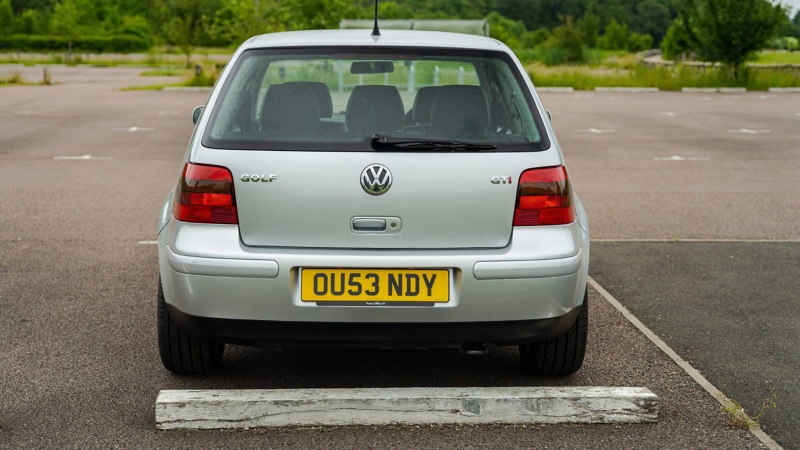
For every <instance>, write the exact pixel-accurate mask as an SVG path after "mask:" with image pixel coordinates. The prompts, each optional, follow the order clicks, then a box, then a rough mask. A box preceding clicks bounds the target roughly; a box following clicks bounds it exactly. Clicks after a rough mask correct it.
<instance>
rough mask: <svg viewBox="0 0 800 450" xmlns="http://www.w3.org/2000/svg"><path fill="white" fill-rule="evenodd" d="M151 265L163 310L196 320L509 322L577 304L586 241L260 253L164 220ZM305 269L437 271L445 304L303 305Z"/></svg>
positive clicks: (575, 237) (573, 233)
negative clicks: (444, 274) (445, 289)
mask: <svg viewBox="0 0 800 450" xmlns="http://www.w3.org/2000/svg"><path fill="white" fill-rule="evenodd" d="M159 266H160V273H161V279H162V284H163V288H164V296H165V300H166V302H167V304H168V305H171V306H172V307H174V308H175V309H176V310H177V311H178V312H181V313H183V314H185V315H187V316H192V317H197V318H208V319H225V320H244V321H257V322H263V323H267V322H269V323H272V322H279V323H280V322H298V323H315V324H324V323H333V324H335V323H338V324H353V323H373V324H391V323H397V324H403V323H414V324H451V323H452V324H457V323H473V324H474V323H484V322H507V323H511V322H517V321H532V320H543V319H555V318H558V317H561V316H564V315H566V314H568V313H569V312H570V311H571V310H573V309H574V308H576V307H577V306H579V305H581V303H582V300H583V293H584V289H585V286H586V279H587V275H588V266H589V238H588V234H587V233H586V232H584V231H583V230H582V229H581V227H580V226H579V225H578V224H577V223H572V224H569V225H563V226H553V227H521V228H518V229H515V230H514V233H513V236H512V239H511V242H510V243H509V245H508V246H506V247H503V248H497V249H458V250H360V249H311V248H276V247H269V248H266V247H261V248H259V247H248V246H245V245H244V244H243V243H242V242H241V240H240V238H239V232H238V227H237V226H235V225H201V224H187V223H182V222H177V221H175V220H170V221H169V223H168V224H166V226H165V227H164V228H163V229H162V230H161V232H160V233H159ZM307 267H335V268H376V269H381V268H386V269H391V268H418V269H446V270H448V271H449V272H450V290H449V292H450V301H449V302H447V303H437V304H435V305H433V306H366V305H364V306H339V305H317V304H315V303H307V302H303V301H302V300H301V298H300V291H301V289H300V276H299V275H300V271H301V269H302V268H307ZM209 323H210V322H209ZM430 326H433V325H430ZM454 326H456V327H458V326H459V325H454ZM498 326H500V327H501V328H502V327H503V325H498ZM412 331H413V330H412ZM535 335H536V333H533V334H531V335H530V336H528V337H531V336H534V337H535ZM468 337H469V336H467V337H466V338H468ZM500 338H502V336H500ZM500 338H497V339H500ZM511 338H513V336H512V337H509V338H508V339H511ZM497 339H494V340H497ZM503 339H505V338H503ZM278 340H280V339H278ZM457 340H461V338H459V339H457ZM500 340H502V339H500Z"/></svg>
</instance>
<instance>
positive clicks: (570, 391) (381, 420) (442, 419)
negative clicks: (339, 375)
mask: <svg viewBox="0 0 800 450" xmlns="http://www.w3.org/2000/svg"><path fill="white" fill-rule="evenodd" d="M657 420H658V397H656V395H655V394H653V393H652V392H651V391H650V390H649V389H646V388H639V387H480V388H477V387H476V388H386V389H382V388H372V389H277V390H255V389H248V390H162V391H161V392H160V393H159V395H158V398H157V400H156V427H157V428H159V429H162V430H173V429H221V428H245V427H249V428H255V427H284V426H319V425H389V424H448V423H464V424H491V423H648V422H656V421H657Z"/></svg>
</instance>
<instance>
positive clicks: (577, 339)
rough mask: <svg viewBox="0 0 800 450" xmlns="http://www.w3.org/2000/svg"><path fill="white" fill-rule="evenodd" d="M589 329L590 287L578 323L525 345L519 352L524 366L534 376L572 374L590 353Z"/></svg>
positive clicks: (520, 347) (584, 297)
mask: <svg viewBox="0 0 800 450" xmlns="http://www.w3.org/2000/svg"><path fill="white" fill-rule="evenodd" d="M588 330H589V287H588V286H587V287H586V294H584V296H583V305H582V306H581V311H580V312H579V313H578V318H577V319H576V320H575V323H573V324H572V326H571V327H570V328H569V330H567V332H566V333H564V334H562V335H561V336H556V337H554V338H550V339H547V340H544V341H541V342H534V343H532V344H522V345H520V346H519V355H520V357H521V358H522V365H523V366H525V368H526V369H527V370H528V372H530V373H531V375H536V376H544V377H554V376H564V375H570V374H573V373H575V372H577V371H578V369H580V368H581V365H583V357H584V356H585V355H586V336H587V334H588Z"/></svg>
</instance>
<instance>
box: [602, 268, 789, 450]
mask: <svg viewBox="0 0 800 450" xmlns="http://www.w3.org/2000/svg"><path fill="white" fill-rule="evenodd" d="M589 284H590V285H591V286H592V287H593V288H594V289H595V290H596V291H597V292H599V293H600V295H602V296H603V298H605V299H606V301H608V303H611V305H612V306H614V308H616V309H617V311H619V312H620V313H622V316H623V317H625V318H626V319H628V321H629V322H630V323H631V324H632V325H633V326H635V327H636V328H638V329H639V331H641V332H642V334H644V335H645V336H646V337H647V338H648V339H650V341H651V342H652V343H653V344H655V345H656V347H658V348H659V349H661V351H662V352H664V353H666V354H667V356H669V357H670V358H671V359H672V360H673V361H674V362H675V364H677V365H678V366H679V367H680V368H681V369H683V370H684V371H685V372H686V374H687V375H689V376H690V377H692V378H693V379H694V381H696V382H697V384H699V385H700V386H702V387H703V389H705V390H706V392H708V393H709V394H711V396H712V397H714V399H716V400H717V401H718V402H720V404H722V406H724V407H726V408H733V407H734V406H733V404H732V402H731V400H730V399H728V398H727V397H725V395H723V394H722V392H720V391H719V389H717V388H716V387H715V386H714V385H713V384H711V383H710V382H709V381H708V380H706V378H705V377H704V376H703V375H702V374H700V372H698V371H697V369H695V368H694V367H692V366H691V364H689V363H688V362H686V361H685V360H684V359H683V358H681V357H680V356H679V355H678V354H677V353H675V351H674V350H672V348H670V346H669V345H667V343H666V342H664V341H662V340H661V338H659V337H658V336H656V334H655V333H653V332H652V331H650V329H649V328H647V326H646V325H645V324H643V323H642V322H641V321H640V320H639V319H637V318H636V316H634V315H633V314H631V312H630V311H628V308H626V307H624V306H623V305H622V303H620V302H619V301H617V299H615V298H614V297H613V296H612V295H611V294H609V293H608V291H606V290H605V289H603V287H602V286H600V284H599V283H598V282H597V281H595V280H594V278H592V277H589ZM750 433H752V434H753V436H755V437H756V438H757V439H758V440H759V441H761V443H762V444H764V445H765V446H766V447H767V448H768V449H770V450H783V448H782V447H781V446H780V445H778V443H777V442H775V441H774V440H772V438H771V437H769V436H768V435H767V433H764V431H763V430H762V429H761V428H760V427H751V428H750Z"/></svg>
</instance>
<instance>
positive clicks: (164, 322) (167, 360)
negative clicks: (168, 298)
mask: <svg viewBox="0 0 800 450" xmlns="http://www.w3.org/2000/svg"><path fill="white" fill-rule="evenodd" d="M224 351H225V344H224V343H221V342H212V341H207V340H204V339H198V338H196V337H193V336H190V335H188V334H186V333H184V332H183V331H181V330H179V329H178V327H177V326H176V325H175V322H173V321H172V318H170V316H169V310H168V309H167V303H166V302H165V301H164V290H163V289H162V288H161V279H160V278H159V280H158V353H159V354H160V355H161V362H162V363H163V364H164V367H166V368H167V370H169V371H172V372H175V373H178V374H181V375H201V374H205V373H211V372H213V371H215V370H217V369H219V368H220V367H221V366H222V353H223V352H224Z"/></svg>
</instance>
